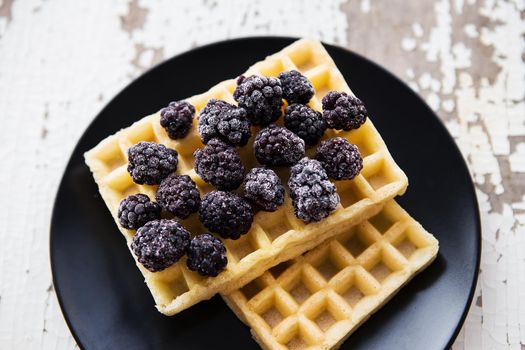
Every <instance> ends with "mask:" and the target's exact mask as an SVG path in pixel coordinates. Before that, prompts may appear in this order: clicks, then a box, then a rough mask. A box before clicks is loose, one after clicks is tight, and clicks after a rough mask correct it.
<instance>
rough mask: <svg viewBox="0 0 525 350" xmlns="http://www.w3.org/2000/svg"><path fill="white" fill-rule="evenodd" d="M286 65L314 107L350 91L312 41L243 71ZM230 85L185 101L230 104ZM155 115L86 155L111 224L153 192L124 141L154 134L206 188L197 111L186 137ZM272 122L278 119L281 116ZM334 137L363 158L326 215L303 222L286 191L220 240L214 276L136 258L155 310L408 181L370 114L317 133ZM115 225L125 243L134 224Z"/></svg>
mask: <svg viewBox="0 0 525 350" xmlns="http://www.w3.org/2000/svg"><path fill="white" fill-rule="evenodd" d="M291 69H296V70H299V71H300V72H301V73H303V74H304V75H305V76H306V77H308V79H309V80H310V81H311V82H312V84H313V86H314V88H315V90H316V94H315V96H314V97H313V98H312V100H311V101H310V107H312V108H314V109H316V110H321V102H320V101H321V98H322V97H323V96H324V95H325V94H326V93H327V92H328V91H330V90H337V91H345V92H347V93H349V94H350V93H351V91H350V88H349V87H348V85H347V84H346V82H345V80H344V78H343V76H342V75H341V73H340V72H339V70H338V69H337V67H336V66H335V63H334V62H333V60H332V59H331V58H330V56H329V55H328V53H327V52H326V50H325V49H324V48H323V46H322V45H321V43H319V42H317V41H311V40H299V41H297V42H295V43H293V44H291V45H290V46H288V47H286V48H284V49H283V50H282V51H280V52H278V53H276V54H274V55H272V56H269V57H267V58H266V59H265V60H263V61H261V62H258V63H256V64H255V65H253V66H252V67H250V68H249V70H248V71H247V72H246V73H245V74H246V75H251V74H258V75H265V76H277V75H278V74H279V73H280V72H282V71H287V70H291ZM235 87H236V82H235V80H234V79H231V80H227V81H224V82H221V83H219V84H217V85H216V86H214V87H212V88H211V89H210V90H209V91H207V92H205V93H203V94H200V95H196V96H193V97H190V98H188V99H186V100H187V101H188V102H190V103H191V104H193V105H194V106H195V108H196V110H197V114H198V112H199V110H200V109H202V108H204V106H205V105H206V103H207V101H208V100H209V99H211V98H216V99H223V100H225V101H228V102H230V103H235V101H234V100H233V96H232V95H233V91H234V90H235ZM159 118H160V114H159V113H155V114H153V115H150V116H147V117H144V118H143V119H141V120H139V121H137V122H135V123H134V124H133V125H131V126H130V127H128V128H126V129H123V130H120V131H119V132H117V133H116V134H114V135H112V136H109V137H108V138H106V139H104V140H103V141H101V142H100V143H99V144H98V145H97V146H96V147H94V148H93V149H91V150H90V151H88V152H87V153H86V154H85V160H86V163H87V165H88V166H89V168H90V169H91V171H92V172H93V176H94V178H95V181H96V182H97V184H98V186H99V190H100V193H101V195H102V198H103V199H104V201H105V203H106V204H107V206H108V208H109V210H110V212H111V214H112V215H113V217H114V219H115V221H116V222H117V224H118V219H117V209H118V206H119V203H120V201H121V200H122V199H124V198H125V197H126V196H128V195H131V194H136V193H144V194H147V195H148V196H149V197H150V198H151V199H154V198H155V191H156V186H147V185H137V184H135V183H134V182H133V181H132V179H131V177H130V175H129V174H128V172H127V170H126V167H127V151H128V148H130V147H131V146H133V145H135V144H136V143H138V142H139V141H153V142H156V143H161V144H164V145H165V146H167V147H169V148H173V149H175V150H177V152H178V154H179V164H178V168H177V173H179V174H186V175H189V176H190V177H191V178H192V179H193V180H194V181H195V183H196V184H197V187H198V188H199V191H200V192H201V194H204V193H206V192H209V191H210V190H212V189H213V187H212V186H211V185H209V184H207V183H205V182H204V181H203V180H202V179H201V178H200V177H199V176H198V175H197V173H196V172H195V169H194V157H193V152H194V151H195V150H196V149H198V148H201V147H203V144H202V143H201V138H200V136H199V134H198V132H197V127H196V124H197V121H196V118H195V119H194V125H193V127H192V129H191V130H190V132H189V134H188V136H186V137H185V138H184V139H180V140H172V139H170V138H169V137H168V135H167V133H166V131H165V130H164V129H163V128H162V127H161V126H160V123H159ZM278 123H282V117H281V119H280V120H279V121H278ZM256 131H257V129H255V128H254V129H253V130H252V134H253V135H255V134H256ZM334 136H341V137H344V138H347V139H348V140H349V141H350V142H351V143H354V144H356V145H357V146H358V147H359V150H360V152H361V154H362V156H363V158H364V160H363V169H362V171H361V173H360V174H359V175H358V176H357V177H356V178H354V179H353V180H351V181H340V182H338V183H337V184H336V186H337V190H338V193H339V195H340V197H341V203H340V204H339V206H338V208H337V209H336V210H335V211H334V212H333V213H332V214H331V215H330V216H329V217H327V218H326V219H324V220H322V221H321V222H318V223H310V224H305V223H304V222H302V221H301V220H299V219H297V218H296V217H295V215H294V211H293V207H292V204H291V201H290V200H289V198H288V199H287V200H286V201H285V203H284V204H283V205H282V206H281V207H280V208H279V209H278V210H277V211H276V212H273V213H269V212H259V213H257V214H256V215H255V217H254V221H253V225H252V227H251V229H250V231H249V232H248V233H247V234H246V235H244V236H242V237H241V238H240V239H238V240H228V239H226V240H224V241H223V242H224V245H225V246H226V250H227V257H228V265H227V267H226V269H225V270H224V271H223V272H221V273H220V274H219V275H218V276H217V277H208V278H205V277H202V276H199V275H198V274H197V273H195V272H193V271H190V270H189V269H188V268H187V267H186V260H185V258H183V259H181V260H180V261H179V262H177V263H176V264H174V265H172V266H171V267H169V268H167V269H165V270H163V271H160V272H155V273H152V272H150V271H148V270H146V269H145V268H144V267H143V266H142V265H141V264H140V263H138V262H137V266H138V268H139V269H140V270H141V272H142V274H143V275H144V278H145V281H146V283H147V285H148V287H149V289H150V291H151V293H152V294H153V297H154V299H155V303H156V307H157V308H158V310H159V311H160V312H162V313H163V314H166V315H173V314H176V313H178V312H180V311H182V310H184V309H186V308H188V307H189V306H191V305H193V304H195V303H197V302H199V301H201V300H205V299H209V298H211V297H212V296H213V295H214V294H216V293H219V292H224V293H228V292H232V291H234V290H236V289H238V288H240V287H242V286H243V285H244V284H246V283H248V282H249V281H251V280H253V279H254V278H256V277H258V276H260V275H261V274H262V273H263V272H264V271H266V270H267V269H269V268H270V267H272V266H274V265H277V264H278V263H280V262H283V261H285V260H289V259H292V258H294V257H296V256H298V255H300V254H302V253H304V252H305V251H307V250H310V249H312V248H313V247H315V246H316V245H317V244H319V243H320V242H322V241H323V240H325V239H327V238H329V237H331V236H334V235H335V234H337V233H339V232H341V231H342V230H345V229H347V228H348V227H350V226H351V225H353V224H355V223H357V222H361V221H362V220H365V219H367V218H368V217H370V216H372V215H374V214H376V213H377V212H378V211H379V210H380V209H381V208H382V206H383V205H384V203H385V202H386V201H387V200H389V199H391V198H393V197H394V196H396V195H399V194H402V193H404V191H405V189H406V187H407V185H408V181H407V178H406V176H405V174H404V173H403V171H402V170H401V169H400V168H399V167H398V166H397V164H396V163H395V162H394V160H393V159H392V157H391V156H390V154H389V152H388V149H387V148H386V146H385V144H384V142H383V140H382V139H381V136H380V135H379V133H378V132H377V130H376V129H375V127H374V125H373V124H372V122H371V121H370V120H369V119H368V120H367V122H366V123H364V124H363V125H362V126H361V127H360V128H359V129H357V130H352V131H350V132H347V131H335V130H327V132H326V133H325V136H324V138H329V137H334ZM252 143H253V136H252V139H251V140H250V141H249V142H248V145H247V146H245V147H242V148H240V149H239V152H240V155H241V159H242V161H243V164H244V166H245V168H246V169H250V168H252V167H254V166H256V165H257V163H256V160H255V157H254V156H253V148H252ZM282 180H283V183H286V182H287V179H286V178H284V177H283V179H282ZM182 223H183V224H184V226H185V227H186V228H187V229H188V230H189V231H190V232H192V233H193V234H198V233H202V232H205V231H207V230H205V229H204V228H203V227H202V226H201V224H200V222H199V220H198V215H195V214H194V215H192V216H190V218H188V219H186V220H183V221H182ZM118 226H119V229H120V231H121V232H122V234H123V235H124V237H125V238H126V241H127V243H128V247H129V245H130V244H131V241H132V237H133V235H134V231H130V230H126V229H123V228H122V227H120V225H118Z"/></svg>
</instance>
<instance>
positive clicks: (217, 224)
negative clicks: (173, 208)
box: [199, 191, 253, 239]
mask: <svg viewBox="0 0 525 350" xmlns="http://www.w3.org/2000/svg"><path fill="white" fill-rule="evenodd" d="M199 216H200V220H201V222H202V224H203V225H204V226H205V227H206V228H207V229H208V230H210V231H211V232H213V233H217V234H219V235H221V237H222V238H231V239H238V238H239V237H240V236H241V235H244V234H245V233H246V232H248V230H249V229H250V227H251V226H252V221H253V211H252V206H251V205H250V204H249V203H248V202H247V201H246V200H245V199H244V198H242V197H240V196H239V195H237V194H235V193H232V192H224V191H212V192H209V193H207V194H206V195H205V196H204V198H203V199H202V203H201V207H200V209H199Z"/></svg>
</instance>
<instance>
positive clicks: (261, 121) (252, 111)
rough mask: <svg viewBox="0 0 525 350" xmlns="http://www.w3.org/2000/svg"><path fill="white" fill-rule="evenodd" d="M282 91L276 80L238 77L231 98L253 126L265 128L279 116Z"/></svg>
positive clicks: (254, 76)
mask: <svg viewBox="0 0 525 350" xmlns="http://www.w3.org/2000/svg"><path fill="white" fill-rule="evenodd" d="M282 97H283V90H282V88H281V82H280V81H279V79H277V78H272V77H261V76H257V75H252V76H249V77H245V76H242V75H241V76H240V77H239V78H238V79H237V88H236V89H235V91H234V92H233V98H234V99H235V101H237V102H238V103H239V107H242V108H244V109H246V112H247V113H248V119H249V120H250V122H251V123H252V124H253V125H261V126H266V125H268V124H270V123H273V122H274V121H276V120H277V119H279V117H280V116H281V106H282V104H283V101H282Z"/></svg>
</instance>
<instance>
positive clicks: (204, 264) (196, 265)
mask: <svg viewBox="0 0 525 350" xmlns="http://www.w3.org/2000/svg"><path fill="white" fill-rule="evenodd" d="M186 263H187V265H188V268H189V269H190V270H192V271H197V272H198V273H199V275H201V276H211V277H215V276H217V275H218V274H219V272H221V271H222V270H224V268H225V267H226V265H227V264H228V258H227V257H226V248H224V245H223V244H222V242H221V240H220V239H218V238H215V237H214V236H212V235H210V234H209V233H203V234H201V235H198V236H195V237H193V239H192V240H191V243H190V246H189V247H188V260H187V261H186Z"/></svg>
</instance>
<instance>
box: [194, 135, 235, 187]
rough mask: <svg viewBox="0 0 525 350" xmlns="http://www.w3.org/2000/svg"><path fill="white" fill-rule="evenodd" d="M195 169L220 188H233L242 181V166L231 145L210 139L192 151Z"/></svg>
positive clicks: (205, 179)
mask: <svg viewBox="0 0 525 350" xmlns="http://www.w3.org/2000/svg"><path fill="white" fill-rule="evenodd" d="M194 156H195V171H196V172H197V174H199V176H200V177H201V178H202V179H203V180H204V181H206V182H208V183H210V184H212V185H213V186H215V187H217V188H218V189H220V190H233V189H235V188H237V187H239V185H240V184H241V183H242V180H243V177H244V166H243V165H242V163H241V158H240V157H239V154H238V153H237V151H236V150H235V148H234V147H233V146H230V145H228V144H226V143H224V142H223V141H221V140H219V139H212V140H211V141H210V142H208V144H207V145H206V146H205V147H204V148H202V149H198V150H196V151H195V153H194Z"/></svg>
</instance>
